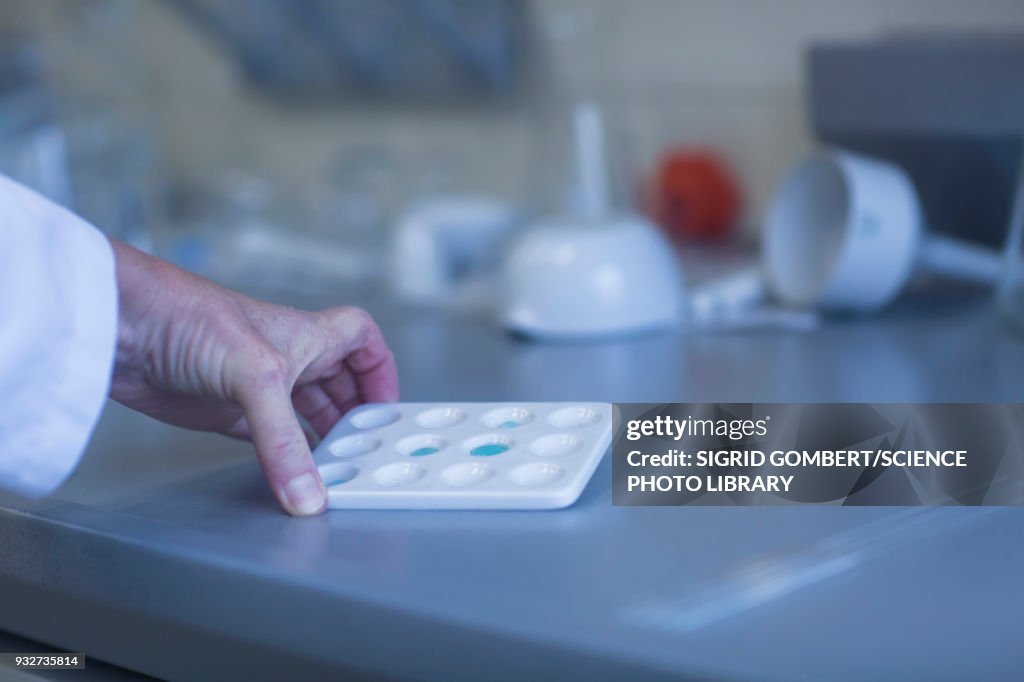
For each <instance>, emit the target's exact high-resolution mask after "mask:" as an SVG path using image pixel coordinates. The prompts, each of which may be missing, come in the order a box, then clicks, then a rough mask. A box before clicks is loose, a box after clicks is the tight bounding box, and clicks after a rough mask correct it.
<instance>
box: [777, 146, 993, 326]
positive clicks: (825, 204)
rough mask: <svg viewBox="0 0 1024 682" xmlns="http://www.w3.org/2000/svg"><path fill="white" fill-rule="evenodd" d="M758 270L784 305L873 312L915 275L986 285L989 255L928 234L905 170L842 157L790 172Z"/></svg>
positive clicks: (829, 156)
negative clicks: (935, 274) (921, 273)
mask: <svg viewBox="0 0 1024 682" xmlns="http://www.w3.org/2000/svg"><path fill="white" fill-rule="evenodd" d="M763 258H764V269H765V274H766V276H767V278H768V284H769V286H770V288H771V290H772V293H773V294H774V295H775V296H776V297H777V298H779V299H780V300H781V301H782V302H783V303H786V304H788V305H794V306H801V307H820V308H823V309H828V310H845V311H858V312H874V311H877V310H879V309H881V308H883V307H884V306H886V305H888V304H889V303H891V302H892V301H893V299H895V298H896V296H897V295H898V294H899V293H900V291H902V289H903V288H904V287H905V286H906V284H907V282H908V281H909V280H910V278H911V276H912V275H913V274H914V273H915V272H920V271H928V272H933V273H937V274H941V275H946V276H951V277H956V278H960V279H966V280H972V281H976V282H980V283H983V284H988V285H993V284H995V283H996V280H997V278H998V276H999V266H1000V260H999V256H998V254H997V252H996V251H994V250H992V249H986V248H982V247H979V246H977V245H975V244H972V243H967V242H963V241H961V240H957V239H954V238H952V237H948V236H945V235H931V234H928V232H927V231H926V230H925V226H924V221H923V219H922V211H921V206H920V201H919V200H918V197H917V192H916V191H915V189H914V185H913V183H912V182H911V180H910V178H909V177H908V176H907V174H906V173H904V172H903V170H901V169H900V168H899V167H897V166H894V165H893V164H891V163H887V162H883V161H878V160H877V159H870V158H867V157H864V156H860V155H857V154H852V153H849V152H842V151H836V152H831V153H826V154H821V155H819V156H816V157H814V158H811V159H808V160H807V161H805V162H803V163H801V164H799V165H797V167H796V168H795V169H794V170H793V172H792V173H791V174H790V175H789V177H788V179H787V180H786V182H785V183H784V184H783V185H782V188H781V189H780V190H779V194H778V196H777V198H776V201H775V202H774V204H773V205H772V208H771V209H770V210H769V213H768V218H767V220H766V223H765V235H764V254H763Z"/></svg>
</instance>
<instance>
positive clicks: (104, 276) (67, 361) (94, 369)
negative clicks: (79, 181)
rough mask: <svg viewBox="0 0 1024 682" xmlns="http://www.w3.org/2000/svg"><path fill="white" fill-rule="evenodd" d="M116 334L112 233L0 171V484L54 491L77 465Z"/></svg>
mask: <svg viewBox="0 0 1024 682" xmlns="http://www.w3.org/2000/svg"><path fill="white" fill-rule="evenodd" d="M116 341H117V286H116V280H115V270H114V254H113V250H112V249H111V246H110V243H109V242H108V241H107V239H106V237H104V236H103V235H102V234H101V233H100V232H99V231H98V230H96V228H94V227H92V226H91V225H89V224H88V223H86V222H85V221H84V220H82V219H80V218H78V217H77V216H75V215H73V214H71V213H70V212H68V211H66V210H65V209H63V208H61V207H60V206H57V205H56V204H53V203H51V202H50V201H48V200H47V199H45V198H43V197H41V196H39V195H38V194H36V193H35V192H32V191H31V190H29V189H27V188H26V187H23V186H21V185H19V184H17V183H16V182H13V181H12V180H10V179H8V178H5V177H3V176H2V175H0V488H5V489H10V490H14V491H15V492H18V493H21V494H23V495H30V496H41V495H46V494H48V493H50V492H52V491H53V490H54V489H55V488H56V487H57V486H59V485H60V484H61V483H62V482H63V481H64V479H65V478H67V476H68V475H69V474H70V473H71V471H72V470H73V469H74V468H75V465H76V464H77V463H78V460H79V458H80V457H81V454H82V451H83V449H84V448H85V445H86V443H87V442H88V440H89V436H90V434H91V433H92V430H93V428H94V427H95V425H96V421H97V419H98V418H99V415H100V412H101V411H102V409H103V406H104V404H105V402H106V396H107V392H108V390H109V384H110V374H111V367H112V365H113V360H114V350H115V344H116Z"/></svg>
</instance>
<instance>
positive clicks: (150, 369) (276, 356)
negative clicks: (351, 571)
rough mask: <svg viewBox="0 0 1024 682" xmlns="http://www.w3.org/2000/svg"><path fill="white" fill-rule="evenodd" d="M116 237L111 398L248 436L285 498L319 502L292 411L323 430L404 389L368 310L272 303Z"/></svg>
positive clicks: (307, 509)
mask: <svg viewBox="0 0 1024 682" xmlns="http://www.w3.org/2000/svg"><path fill="white" fill-rule="evenodd" d="M112 244H113V247H114V254H115V258H116V260H117V282H118V291H119V322H118V343H117V356H116V361H115V366H114V375H113V379H112V382H111V388H110V396H111V397H112V398H113V399H114V400H117V401H118V402H120V403H123V404H124V405H127V406H128V407H131V408H133V409H136V410H138V411H140V412H143V413H145V414H148V415H149V416H151V417H155V418H156V419H159V420H161V421H164V422H167V423H169V424H174V425H176V426H183V427H185V428H189V429H196V430H201V431H216V432H218V433H223V434H226V435H229V436H234V437H238V438H244V439H251V440H252V441H253V443H254V444H255V446H256V456H257V457H258V459H259V461H260V465H261V466H262V467H263V473H264V475H265V476H266V478H267V481H268V482H269V483H270V487H271V489H272V490H273V491H274V494H275V496H276V497H277V499H278V501H279V502H280V503H281V506H282V507H284V509H285V510H286V511H288V512H289V513H291V514H294V515H308V514H318V513H320V512H322V511H323V510H324V508H325V506H326V501H327V495H326V491H325V489H324V486H323V482H322V481H321V480H320V476H319V473H318V472H317V470H316V467H315V466H314V464H313V458H312V456H311V454H310V448H309V443H308V441H307V439H306V435H305V433H304V432H303V430H302V428H301V426H300V425H299V422H298V420H297V418H296V415H295V410H297V411H298V413H299V414H301V415H302V416H303V417H305V419H306V420H307V421H308V422H309V424H310V425H311V426H312V427H313V429H314V430H315V431H316V432H317V434H319V435H320V436H321V437H322V436H324V435H326V434H327V432H328V431H329V430H330V429H331V427H332V426H333V425H334V423H335V422H336V421H337V420H338V419H339V418H340V417H341V416H342V415H343V414H345V413H346V412H347V411H348V410H350V409H351V408H353V407H355V406H356V405H359V404H361V403H363V402H378V401H392V400H397V399H398V376H397V372H396V369H395V362H394V358H393V357H392V355H391V351H390V350H389V349H388V347H387V345H386V344H385V342H384V339H383V337H382V336H381V333H380V330H379V329H378V328H377V325H376V324H375V323H374V322H373V320H372V319H371V318H370V316H369V315H368V314H367V313H366V312H364V311H362V310H360V309H358V308H334V309H331V310H325V311H322V312H305V311H301V310H296V309H293V308H288V307H285V306H279V305H272V304H269V303H264V302H261V301H257V300H254V299H251V298H248V297H246V296H243V295H242V294H239V293H237V292H234V291H231V290H229V289H225V288H223V287H220V286H218V285H216V284H214V283H213V282H210V281H208V280H205V279H203V278H201V277H198V276H195V275H192V274H190V273H188V272H185V271H184V270H181V269H179V268H176V267H174V266H173V265H170V264H169V263H166V262H164V261H161V260H160V259H158V258H154V257H152V256H147V255H146V254H144V253H142V252H140V251H137V250H136V249H133V248H131V247H130V246H126V245H124V244H121V243H118V242H114V241H112Z"/></svg>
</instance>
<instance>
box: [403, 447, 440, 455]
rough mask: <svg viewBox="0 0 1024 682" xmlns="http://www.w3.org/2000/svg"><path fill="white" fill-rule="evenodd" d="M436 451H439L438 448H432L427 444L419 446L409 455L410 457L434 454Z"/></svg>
mask: <svg viewBox="0 0 1024 682" xmlns="http://www.w3.org/2000/svg"><path fill="white" fill-rule="evenodd" d="M435 452H437V448H432V447H430V446H429V445H427V446H425V447H422V448H419V449H417V450H413V451H412V452H410V453H409V456H410V457H423V456H424V455H432V454H434V453H435Z"/></svg>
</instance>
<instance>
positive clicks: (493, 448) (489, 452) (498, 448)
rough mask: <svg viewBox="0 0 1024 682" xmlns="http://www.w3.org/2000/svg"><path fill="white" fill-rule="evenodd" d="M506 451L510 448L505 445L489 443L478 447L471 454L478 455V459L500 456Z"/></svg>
mask: <svg viewBox="0 0 1024 682" xmlns="http://www.w3.org/2000/svg"><path fill="white" fill-rule="evenodd" d="M506 450H508V446H507V445H505V444H504V443H487V444H485V445H478V446H476V447H475V448H473V449H472V450H470V451H469V454H471V455H476V456H477V457H493V456H494V455H500V454H501V453H503V452H505V451H506Z"/></svg>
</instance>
